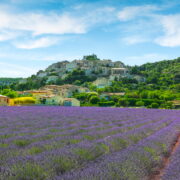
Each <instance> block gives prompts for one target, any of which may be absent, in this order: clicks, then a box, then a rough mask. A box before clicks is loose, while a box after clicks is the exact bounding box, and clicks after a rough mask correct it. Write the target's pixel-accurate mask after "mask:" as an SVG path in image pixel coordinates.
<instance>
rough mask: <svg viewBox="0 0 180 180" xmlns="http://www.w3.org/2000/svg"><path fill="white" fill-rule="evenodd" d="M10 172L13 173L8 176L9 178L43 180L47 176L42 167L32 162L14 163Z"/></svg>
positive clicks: (13, 179)
mask: <svg viewBox="0 0 180 180" xmlns="http://www.w3.org/2000/svg"><path fill="white" fill-rule="evenodd" d="M12 172H13V173H12V174H13V175H12V176H11V177H10V179H11V180H20V179H22V180H23V179H24V180H25V179H28V180H34V179H36V180H44V179H46V178H47V173H46V172H45V171H44V169H43V168H42V167H40V166H39V165H37V164H34V163H33V164H32V163H26V164H23V165H22V164H18V165H14V166H13V168H12Z"/></svg>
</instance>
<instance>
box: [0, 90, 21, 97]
mask: <svg viewBox="0 0 180 180" xmlns="http://www.w3.org/2000/svg"><path fill="white" fill-rule="evenodd" d="M0 94H2V95H4V96H8V97H9V98H15V97H17V96H18V94H17V92H16V91H13V90H11V89H3V90H2V91H1V92H0Z"/></svg>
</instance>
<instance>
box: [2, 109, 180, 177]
mask: <svg viewBox="0 0 180 180" xmlns="http://www.w3.org/2000/svg"><path fill="white" fill-rule="evenodd" d="M179 117H180V111H179V110H163V109H162V110H160V109H130V108H93V107H0V180H6V179H7V180H46V179H52V180H101V179H102V180H104V179H105V180H146V179H147V180H148V179H155V177H156V176H155V174H158V170H159V169H162V168H163V159H164V158H165V157H168V158H169V163H168V164H167V165H166V166H165V167H164V169H163V173H162V174H161V176H162V177H160V178H159V179H163V180H178V179H180V173H179V172H180V156H179V152H180V147H177V148H176V150H175V152H174V153H173V154H171V151H172V146H173V145H174V144H175V142H176V141H177V137H178V136H179V134H180V119H179ZM170 155H171V156H170Z"/></svg>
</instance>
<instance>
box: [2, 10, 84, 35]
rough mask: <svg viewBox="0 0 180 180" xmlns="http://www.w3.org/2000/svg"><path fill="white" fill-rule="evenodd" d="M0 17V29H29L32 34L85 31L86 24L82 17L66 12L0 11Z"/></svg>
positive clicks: (77, 32)
mask: <svg viewBox="0 0 180 180" xmlns="http://www.w3.org/2000/svg"><path fill="white" fill-rule="evenodd" d="M0 19H1V21H0V30H3V29H9V30H21V31H29V32H32V33H33V35H41V34H67V33H75V34H79V33H85V32H86V24H85V23H84V22H83V21H82V19H81V18H75V17H72V16H70V15H68V14H63V15H58V14H54V13H51V14H46V15H45V14H40V13H39V14H38V13H24V14H12V13H7V12H1V13H0Z"/></svg>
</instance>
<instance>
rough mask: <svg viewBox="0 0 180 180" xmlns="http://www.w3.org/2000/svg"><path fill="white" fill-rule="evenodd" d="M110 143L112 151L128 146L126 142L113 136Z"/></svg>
mask: <svg viewBox="0 0 180 180" xmlns="http://www.w3.org/2000/svg"><path fill="white" fill-rule="evenodd" d="M110 144H111V149H112V150H113V151H118V150H121V149H124V148H126V147H127V146H128V142H127V141H126V140H125V139H122V138H114V139H113V140H112V141H111V142H110Z"/></svg>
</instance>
